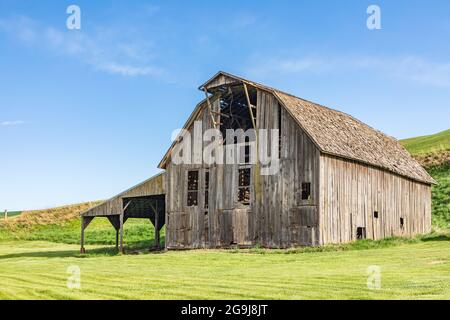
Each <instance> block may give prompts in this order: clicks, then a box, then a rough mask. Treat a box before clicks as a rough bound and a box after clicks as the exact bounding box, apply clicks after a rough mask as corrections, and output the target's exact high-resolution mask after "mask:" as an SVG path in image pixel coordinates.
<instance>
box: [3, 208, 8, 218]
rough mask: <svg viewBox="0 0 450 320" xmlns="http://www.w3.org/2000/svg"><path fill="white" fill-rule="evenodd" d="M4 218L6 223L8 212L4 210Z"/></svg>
mask: <svg viewBox="0 0 450 320" xmlns="http://www.w3.org/2000/svg"><path fill="white" fill-rule="evenodd" d="M4 217H5V221H8V210H6V209H5V215H4Z"/></svg>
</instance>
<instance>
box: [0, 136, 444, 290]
mask: <svg viewBox="0 0 450 320" xmlns="http://www.w3.org/2000/svg"><path fill="white" fill-rule="evenodd" d="M447 133H450V131H447ZM438 136H439V135H438ZM425 140H427V139H425ZM411 141H413V143H412V142H411ZM422 141H424V138H419V139H410V140H409V142H407V144H409V147H408V148H410V149H411V150H415V151H414V152H415V154H426V152H424V153H423V152H422V151H421V150H422V149H424V150H425V149H426V150H427V152H429V150H435V149H434V146H436V145H437V144H436V143H435V140H434V139H431V142H430V141H429V140H428V144H432V145H433V147H430V146H429V145H428V144H422ZM438 144H439V143H438ZM421 148H422V149H421ZM428 170H429V172H430V173H431V175H432V176H433V177H434V178H435V179H436V180H437V181H438V182H439V185H438V186H435V187H434V188H433V229H434V232H433V233H432V234H430V235H426V236H421V237H417V238H414V239H384V240H381V241H371V240H363V241H358V242H355V243H351V244H344V245H335V246H326V247H319V248H296V249H289V250H265V249H261V248H253V249H247V250H238V249H234V250H196V251H183V252H180V251H176V252H174V251H170V252H163V253H150V252H149V251H148V250H146V249H148V248H150V247H152V246H153V244H154V243H153V238H154V234H153V228H152V226H151V223H150V222H149V221H146V220H133V219H131V220H129V221H127V223H126V224H125V243H126V248H127V252H128V253H129V254H126V255H120V254H118V253H117V251H116V250H115V248H114V241H115V231H114V229H113V228H112V226H111V225H110V224H109V222H108V220H106V219H105V218H96V219H94V221H93V222H92V223H91V225H90V226H89V227H88V228H87V230H86V247H87V250H88V252H87V254H86V255H80V254H79V245H78V243H79V239H80V220H79V218H78V212H79V211H82V210H83V209H85V208H87V207H89V206H91V205H93V204H94V203H88V204H79V205H74V206H69V207H67V206H66V207H61V208H55V209H49V210H43V211H36V212H24V213H22V214H21V215H20V216H17V217H16V218H14V219H11V220H10V222H8V223H4V222H3V221H1V220H0V272H1V274H2V278H1V279H2V283H1V285H0V299H450V163H442V164H440V165H439V166H434V167H432V168H428ZM162 241H164V229H163V232H162ZM132 253H138V254H132ZM71 266H76V267H78V268H80V271H81V289H80V290H78V289H69V288H68V287H67V280H68V278H69V277H70V273H68V268H69V267H71ZM370 266H378V267H379V268H380V270H381V288H380V290H369V289H368V287H367V279H368V275H367V269H368V267H370Z"/></svg>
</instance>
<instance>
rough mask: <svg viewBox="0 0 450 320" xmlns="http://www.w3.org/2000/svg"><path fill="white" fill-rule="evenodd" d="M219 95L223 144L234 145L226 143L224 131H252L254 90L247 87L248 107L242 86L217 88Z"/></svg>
mask: <svg viewBox="0 0 450 320" xmlns="http://www.w3.org/2000/svg"><path fill="white" fill-rule="evenodd" d="M217 90H218V91H219V92H220V93H221V95H220V131H221V132H222V136H223V137H224V139H225V143H226V144H227V143H228V144H229V143H236V142H234V141H226V131H227V130H228V129H232V130H238V129H242V130H244V131H247V130H248V129H253V121H254V119H253V120H252V116H251V114H250V108H251V110H252V111H251V112H252V113H253V117H255V118H256V107H255V106H256V90H255V89H253V88H250V87H247V93H248V99H249V100H250V104H251V106H249V105H248V99H247V94H246V92H245V88H244V86H243V85H242V84H235V85H228V86H222V87H219V88H217Z"/></svg>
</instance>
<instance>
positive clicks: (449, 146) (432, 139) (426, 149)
mask: <svg viewBox="0 0 450 320" xmlns="http://www.w3.org/2000/svg"><path fill="white" fill-rule="evenodd" d="M401 143H402V144H403V146H404V147H405V148H406V149H407V150H408V151H409V152H410V153H412V154H414V155H420V154H428V153H433V152H439V151H450V130H446V131H443V132H440V133H437V134H433V135H429V136H423V137H417V138H411V139H405V140H402V141H401Z"/></svg>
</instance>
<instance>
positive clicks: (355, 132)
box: [166, 71, 436, 184]
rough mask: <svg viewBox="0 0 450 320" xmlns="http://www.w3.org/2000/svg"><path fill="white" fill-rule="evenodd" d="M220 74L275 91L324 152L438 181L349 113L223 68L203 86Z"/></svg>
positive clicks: (211, 83) (425, 180)
mask: <svg viewBox="0 0 450 320" xmlns="http://www.w3.org/2000/svg"><path fill="white" fill-rule="evenodd" d="M220 78H222V79H225V80H222V83H223V82H224V81H226V83H232V82H233V81H234V82H243V83H246V84H247V85H251V86H254V87H256V88H258V89H260V90H264V91H268V92H271V93H272V94H273V95H274V96H275V97H276V98H277V99H278V101H279V102H280V104H281V105H282V106H284V107H285V109H286V110H287V111H288V112H289V113H290V114H291V115H292V117H293V118H294V119H295V120H296V122H297V123H298V125H299V126H300V127H301V128H302V129H303V130H304V131H305V132H306V134H308V135H309V137H310V138H311V140H312V141H313V142H314V143H315V144H316V146H317V147H318V148H319V150H320V151H321V152H322V153H324V154H329V155H333V156H337V157H341V158H345V159H350V160H354V161H358V162H362V163H365V164H368V165H372V166H375V167H379V168H382V169H385V170H388V171H390V172H393V173H396V174H399V175H401V176H405V177H407V178H410V179H412V180H415V181H419V182H423V183H427V184H435V183H436V181H435V180H434V179H433V178H432V177H431V176H430V175H429V174H428V173H427V172H426V170H425V169H424V168H423V167H422V166H421V165H420V164H419V163H418V162H417V161H416V160H415V159H414V158H413V157H412V156H411V155H410V154H409V152H408V151H407V150H406V149H405V148H404V147H403V146H402V145H401V144H400V143H399V142H398V141H397V140H396V139H395V138H393V137H390V136H387V135H385V134H384V133H382V132H380V131H378V130H376V129H374V128H372V127H370V126H368V125H366V124H364V123H363V122H361V121H359V120H357V119H355V118H354V117H352V116H350V115H348V114H345V113H343V112H340V111H337V110H333V109H330V108H328V107H325V106H322V105H319V104H317V103H313V102H310V101H307V100H304V99H301V98H298V97H296V96H294V95H291V94H289V93H285V92H283V91H280V90H278V89H274V88H271V87H268V86H266V85H262V84H259V83H256V82H254V81H250V80H246V79H244V78H241V77H237V76H234V75H231V74H229V73H225V72H222V71H220V72H219V73H217V74H216V75H215V76H214V77H212V78H211V79H210V80H208V81H207V82H206V83H204V84H203V85H202V86H200V89H201V90H204V89H206V90H210V89H211V88H212V87H214V85H215V84H216V83H217V80H218V79H220ZM186 125H187V126H188V125H190V124H189V122H188V123H187V124H186ZM169 151H170V150H169ZM166 155H167V154H166Z"/></svg>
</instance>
